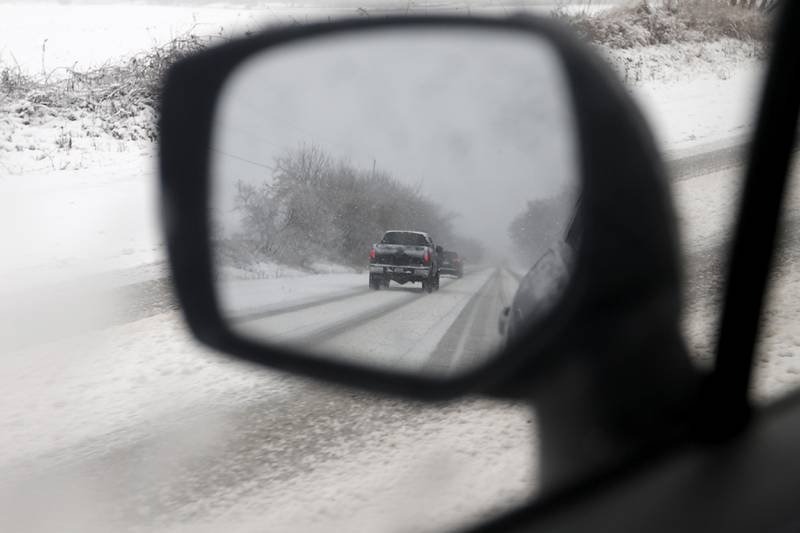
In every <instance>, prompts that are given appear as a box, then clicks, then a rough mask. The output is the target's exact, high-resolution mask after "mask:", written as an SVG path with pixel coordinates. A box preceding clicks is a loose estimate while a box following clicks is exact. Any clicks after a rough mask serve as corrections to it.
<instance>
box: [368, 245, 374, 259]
mask: <svg viewBox="0 0 800 533" xmlns="http://www.w3.org/2000/svg"><path fill="white" fill-rule="evenodd" d="M369 258H370V259H375V247H374V246H373V247H372V248H370V249H369Z"/></svg>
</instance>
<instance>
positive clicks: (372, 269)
mask: <svg viewBox="0 0 800 533" xmlns="http://www.w3.org/2000/svg"><path fill="white" fill-rule="evenodd" d="M441 252H442V247H441V246H436V245H435V244H434V243H433V239H431V237H430V235H428V234H427V233H423V232H421V231H400V230H393V231H387V232H386V233H384V234H383V238H382V239H381V240H380V242H378V243H376V244H373V245H372V249H371V250H370V252H369V287H370V289H373V290H378V289H380V288H381V287H388V286H389V282H390V281H395V282H397V283H400V284H401V285H404V284H406V283H408V282H420V283H422V289H423V290H424V291H426V292H433V291H434V290H436V289H438V288H439V254H440V253H441Z"/></svg>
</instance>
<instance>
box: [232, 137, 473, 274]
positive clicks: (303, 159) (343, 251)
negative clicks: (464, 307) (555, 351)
mask: <svg viewBox="0 0 800 533" xmlns="http://www.w3.org/2000/svg"><path fill="white" fill-rule="evenodd" d="M234 203H235V210H236V211H237V212H238V213H239V214H240V216H241V224H240V231H238V232H236V233H235V234H234V235H232V236H227V237H225V238H221V237H220V238H219V239H218V242H217V248H218V249H219V250H221V251H222V253H223V255H224V258H223V260H224V261H225V262H226V263H228V264H233V265H234V266H245V265H246V264H248V263H252V262H259V261H267V262H277V263H281V264H285V265H291V266H297V267H301V268H307V267H309V266H311V265H312V264H313V263H315V262H320V261H326V262H333V263H337V264H343V265H347V266H352V267H357V268H358V267H363V266H365V264H366V260H367V255H368V253H369V249H370V246H371V244H372V243H374V242H376V241H377V240H378V239H379V238H380V237H381V235H382V234H383V232H384V231H386V230H387V229H410V230H418V231H426V232H429V233H430V234H431V235H432V236H433V237H434V238H435V239H436V240H437V242H441V243H446V244H448V243H449V244H451V245H455V243H457V242H460V243H462V245H464V246H469V247H470V248H471V249H472V250H477V251H480V250H482V248H481V247H480V244H479V243H476V242H474V241H469V240H466V239H458V238H457V237H456V235H455V233H454V231H453V220H454V219H455V218H456V215H455V214H454V213H451V212H449V211H447V210H445V209H443V208H442V206H441V205H439V204H438V203H436V202H434V201H432V200H431V199H429V198H427V197H426V196H425V195H424V194H423V193H422V192H421V191H420V188H419V187H412V186H409V185H406V184H403V183H401V182H400V181H398V180H397V179H395V178H394V177H393V176H392V175H390V174H389V173H388V172H385V171H381V170H378V169H375V168H372V169H359V168H356V167H355V166H354V165H353V164H351V163H350V162H349V161H346V160H341V159H338V160H337V159H334V158H332V157H331V156H330V155H328V154H327V153H325V152H324V151H323V150H322V149H320V148H319V147H317V146H313V145H312V146H302V147H300V148H298V149H295V150H291V151H289V152H287V153H285V154H283V155H281V156H279V157H277V158H276V159H275V161H274V165H273V171H272V174H271V176H266V177H265V180H264V182H262V183H260V184H257V185H254V184H251V183H245V182H243V181H239V182H238V183H237V190H236V198H235V202H234Z"/></svg>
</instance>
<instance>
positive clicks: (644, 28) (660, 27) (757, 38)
mask: <svg viewBox="0 0 800 533" xmlns="http://www.w3.org/2000/svg"><path fill="white" fill-rule="evenodd" d="M554 14H555V16H557V17H558V18H560V19H562V20H563V21H564V22H566V23H567V24H569V25H570V26H571V27H572V28H573V29H575V30H576V31H577V32H578V34H579V35H581V36H582V37H583V38H585V39H586V40H587V41H590V42H592V43H595V44H598V45H602V46H607V47H609V48H641V47H643V46H651V45H658V44H672V43H683V42H693V43H697V42H711V41H715V40H719V39H726V38H731V39H739V40H742V41H746V42H759V43H763V42H764V41H766V39H767V38H768V35H769V18H768V17H767V16H765V15H763V14H762V13H761V12H760V11H758V10H749V9H734V8H731V7H730V6H728V5H726V3H725V2H722V3H719V2H697V1H683V2H680V3H676V5H675V6H674V7H673V8H671V9H670V8H667V7H652V8H648V7H647V6H645V5H643V4H642V2H636V3H635V4H634V3H632V4H631V5H629V6H622V7H616V8H613V9H608V10H603V11H598V12H582V11H572V12H568V11H561V10H557V11H556V12H555V13H554Z"/></svg>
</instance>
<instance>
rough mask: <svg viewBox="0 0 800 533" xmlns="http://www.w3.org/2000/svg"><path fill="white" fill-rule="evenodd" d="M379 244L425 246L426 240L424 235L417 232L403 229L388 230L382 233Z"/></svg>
mask: <svg viewBox="0 0 800 533" xmlns="http://www.w3.org/2000/svg"><path fill="white" fill-rule="evenodd" d="M381 244H403V245H406V246H427V245H428V241H427V240H426V239H425V236H424V235H420V234H419V233H408V232H404V231H390V232H388V233H385V234H384V235H383V239H381Z"/></svg>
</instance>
